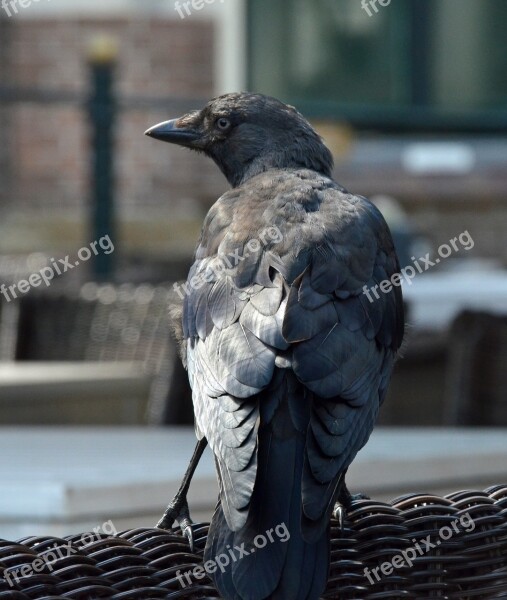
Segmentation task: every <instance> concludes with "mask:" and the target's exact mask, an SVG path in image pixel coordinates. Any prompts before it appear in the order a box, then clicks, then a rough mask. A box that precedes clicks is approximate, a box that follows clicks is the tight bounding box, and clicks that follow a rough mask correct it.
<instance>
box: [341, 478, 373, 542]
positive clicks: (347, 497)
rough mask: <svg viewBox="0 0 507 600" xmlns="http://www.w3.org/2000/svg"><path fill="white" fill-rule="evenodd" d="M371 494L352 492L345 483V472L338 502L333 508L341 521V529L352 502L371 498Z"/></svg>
mask: <svg viewBox="0 0 507 600" xmlns="http://www.w3.org/2000/svg"><path fill="white" fill-rule="evenodd" d="M369 499H370V498H369V496H367V495H366V494H351V493H350V492H349V489H348V487H347V484H346V483H345V473H344V474H343V478H342V481H341V484H340V485H339V488H338V497H337V498H336V503H335V505H334V508H333V517H334V518H335V519H336V520H337V521H338V522H339V523H340V529H341V530H342V532H343V526H344V522H345V513H346V512H347V511H348V510H350V508H351V506H352V504H353V503H354V502H356V500H369Z"/></svg>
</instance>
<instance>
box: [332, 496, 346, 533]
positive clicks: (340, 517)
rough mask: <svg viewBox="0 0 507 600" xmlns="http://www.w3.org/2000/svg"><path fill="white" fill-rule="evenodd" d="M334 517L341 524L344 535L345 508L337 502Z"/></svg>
mask: <svg viewBox="0 0 507 600" xmlns="http://www.w3.org/2000/svg"><path fill="white" fill-rule="evenodd" d="M333 517H334V518H335V519H336V520H337V521H338V523H339V524H340V532H341V533H342V534H343V528H344V525H345V508H344V506H343V505H342V504H340V503H339V502H337V503H336V504H335V505H334V508H333Z"/></svg>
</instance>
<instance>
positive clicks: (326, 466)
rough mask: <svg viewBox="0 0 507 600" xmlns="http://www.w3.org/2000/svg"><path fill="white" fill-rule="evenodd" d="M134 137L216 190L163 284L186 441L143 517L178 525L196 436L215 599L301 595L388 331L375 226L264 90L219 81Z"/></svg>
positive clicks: (376, 400) (389, 357) (381, 230)
mask: <svg viewBox="0 0 507 600" xmlns="http://www.w3.org/2000/svg"><path fill="white" fill-rule="evenodd" d="M146 133H147V135H149V136H151V137H153V138H155V139H159V140H163V141H166V142H171V143H174V144H178V145H180V146H185V147H187V148H191V149H192V150H197V151H198V152H203V153H204V154H206V155H207V156H209V157H210V158H212V159H213V160H214V161H215V163H216V164H217V165H218V167H219V168H220V170H221V171H222V172H223V174H224V175H225V177H226V178H227V180H228V181H229V183H230V184H231V186H232V189H231V190H230V191H228V192H226V193H225V194H224V195H223V196H221V197H220V198H219V199H218V200H217V202H216V203H215V204H214V205H213V206H212V207H211V209H210V210H209V212H208V214H207V216H206V218H205V221H204V225H203V228H202V232H201V235H200V238H199V241H198V243H197V249H196V252H195V260H194V263H193V265H192V267H191V269H190V273H189V275H188V280H187V283H186V284H185V285H184V286H183V288H182V290H184V293H181V294H180V295H182V296H183V297H184V300H183V301H182V307H181V313H180V317H179V319H180V322H181V330H182V333H181V343H182V349H183V355H184V360H185V364H186V367H187V370H188V376H189V380H190V384H191V386H192V394H193V404H194V413H195V427H196V433H197V437H198V439H199V442H198V444H197V447H196V451H195V454H194V457H193V459H192V462H191V465H190V466H189V470H188V472H187V473H186V475H185V478H184V481H183V483H182V487H181V489H180V490H179V492H178V494H177V496H176V497H175V499H174V500H173V502H172V503H171V504H170V505H169V507H168V509H167V510H166V512H165V514H164V517H163V518H162V519H161V521H160V522H159V525H160V526H162V527H169V526H171V525H172V523H173V522H174V521H175V520H177V521H178V522H179V523H180V526H182V528H183V529H184V530H185V532H186V533H187V534H188V535H189V537H190V538H192V525H191V523H192V522H191V520H190V516H189V513H188V505H187V501H186V493H187V491H188V487H189V484H190V480H191V477H192V474H193V471H194V469H195V466H196V464H197V462H198V460H199V458H200V456H201V454H202V451H203V449H204V447H205V445H206V443H208V444H209V445H210V447H211V449H212V451H213V454H214V457H215V463H216V470H217V475H218V480H219V489H220V495H219V501H218V504H217V507H216V510H215V513H214V515H213V519H212V521H211V526H210V530H209V535H208V538H207V543H206V548H205V556H204V560H205V565H206V564H208V567H207V570H208V572H210V573H211V576H212V578H213V580H214V582H215V584H216V586H217V588H218V590H219V592H220V594H221V596H222V597H223V598H225V599H226V600H262V599H265V598H272V599H280V600H305V599H306V600H310V599H312V600H313V599H317V598H319V597H320V595H321V594H322V592H323V591H324V589H325V586H326V581H327V576H328V568H329V553H330V548H329V545H330V544H329V535H330V534H329V529H330V517H331V514H332V512H333V507H334V506H335V502H338V504H337V506H336V508H337V510H343V509H344V510H346V509H347V507H348V506H350V502H351V500H352V496H351V494H350V493H349V492H348V490H347V487H346V485H345V473H346V471H347V468H348V467H349V465H350V463H351V462H352V460H353V459H354V457H355V455H356V454H357V452H358V451H359V450H360V448H362V446H364V444H365V443H366V441H367V440H368V438H369V436H370V433H371V431H372V429H373V426H374V423H375V420H376V418H377V414H378V411H379V407H380V405H381V404H382V402H383V400H384V398H385V395H386V390H387V386H388V383H389V379H390V376H391V371H392V368H393V363H394V360H395V356H396V354H397V350H398V349H399V347H400V344H401V341H402V337H403V330H404V324H403V323H404V316H403V303H402V294H401V289H400V278H399V277H398V276H397V275H396V274H397V273H398V271H399V265H398V259H397V256H396V253H395V250H394V246H393V241H392V238H391V234H390V232H389V229H388V227H387V225H386V223H385V221H384V219H383V217H382V215H381V214H380V212H379V211H378V210H377V209H376V208H375V207H374V206H373V205H372V204H371V203H370V202H369V201H368V200H366V199H365V198H363V197H361V196H357V195H353V194H350V193H349V192H347V190H345V189H344V188H343V187H342V186H341V185H339V184H338V183H336V182H335V181H333V179H332V177H331V171H332V167H333V159H332V155H331V153H330V151H329V150H328V149H327V148H326V146H325V145H324V143H323V141H322V139H321V138H320V137H319V136H318V135H317V133H316V132H315V131H314V129H313V128H312V127H311V125H310V124H309V123H308V121H307V120H306V119H305V118H304V117H303V116H302V115H301V114H300V113H299V112H298V111H297V110H296V109H295V108H293V107H292V106H288V105H286V104H283V103H282V102H280V101H278V100H276V99H274V98H270V97H267V96H264V95H261V94H253V93H234V94H226V95H224V96H220V97H218V98H215V99H213V100H211V101H210V102H209V103H208V104H207V105H206V106H205V107H204V108H203V109H202V110H199V111H194V112H190V113H189V114H187V115H185V116H183V117H181V118H179V119H174V120H171V121H165V122H163V123H160V124H158V125H155V126H154V127H152V128H151V129H149V130H148V131H147V132H146ZM380 285H382V287H381V288H379V287H378V286H380ZM375 286H377V288H375V289H376V290H380V293H376V294H375V295H372V294H371V293H370V294H366V293H365V291H368V290H370V289H371V288H374V287H375ZM371 298H373V301H371V300H370V299H371ZM280 532H282V533H283V535H281V534H280ZM284 532H287V534H285V533H284ZM217 557H222V558H221V560H220V561H219V560H218V558H217ZM223 557H225V558H226V559H227V560H225V559H224V558H223ZM206 561H214V563H207V562H206ZM222 563H227V564H224V565H222ZM213 564H214V565H215V568H213Z"/></svg>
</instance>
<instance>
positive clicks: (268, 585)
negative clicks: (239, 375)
mask: <svg viewBox="0 0 507 600" xmlns="http://www.w3.org/2000/svg"><path fill="white" fill-rule="evenodd" d="M285 391H286V393H285V398H284V400H283V401H282V402H280V403H279V405H278V407H277V408H276V410H275V411H274V413H273V416H272V419H271V420H270V422H269V423H262V424H261V426H260V428H259V434H258V435H259V437H258V470H257V478H256V481H255V486H254V492H253V494H252V498H251V502H250V506H249V510H248V513H249V515H248V519H247V521H246V523H245V525H244V526H243V527H241V528H240V529H238V530H237V531H233V530H232V528H231V527H230V525H228V523H227V520H226V518H225V515H224V511H223V510H222V506H221V504H220V502H219V504H218V506H217V509H216V511H215V514H214V516H213V519H212V522H211V526H210V532H209V536H208V543H207V546H206V549H205V556H204V559H205V561H209V560H213V561H215V562H217V564H218V565H221V563H225V562H227V563H228V564H226V565H225V564H224V565H221V566H220V567H219V568H218V569H217V570H216V572H215V573H214V574H213V578H214V581H215V585H216V587H217V589H218V590H219V592H220V594H221V596H222V597H223V598H224V599H225V600H265V599H268V598H269V599H273V600H316V599H317V598H319V597H320V596H321V594H322V593H323V591H324V589H325V586H326V581H327V574H328V567H329V530H328V527H319V529H320V536H318V537H317V539H312V540H311V541H309V540H308V538H307V537H306V536H305V533H304V531H303V530H302V526H301V524H302V519H303V512H302V491H301V489H302V477H303V473H304V456H305V447H306V432H304V431H301V429H302V427H301V422H300V421H301V411H300V410H299V411H298V414H299V417H298V420H299V423H298V424H297V425H298V427H297V429H296V427H295V424H294V423H293V420H292V419H291V411H290V410H289V406H290V403H291V402H294V403H295V402H296V401H297V402H298V405H300V398H298V397H296V396H295V394H297V393H299V394H301V388H299V390H297V389H296V387H295V386H292V385H290V386H285ZM291 397H292V398H291ZM260 401H261V402H262V398H261V399H260ZM294 412H295V411H294V410H293V411H292V413H293V414H294ZM324 518H325V517H324ZM314 537H315V536H314ZM242 550H243V552H242ZM240 554H243V555H242V557H241V558H240V557H239V555H240ZM219 556H220V557H222V558H221V559H220V560H217V558H218V557H219ZM225 557H227V558H225Z"/></svg>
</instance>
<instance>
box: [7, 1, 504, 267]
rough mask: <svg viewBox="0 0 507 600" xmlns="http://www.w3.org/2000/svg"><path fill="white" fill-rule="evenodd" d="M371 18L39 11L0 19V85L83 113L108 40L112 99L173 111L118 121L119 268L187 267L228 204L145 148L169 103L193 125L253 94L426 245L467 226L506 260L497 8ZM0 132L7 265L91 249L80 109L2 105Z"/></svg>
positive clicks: (288, 11) (478, 5)
mask: <svg viewBox="0 0 507 600" xmlns="http://www.w3.org/2000/svg"><path fill="white" fill-rule="evenodd" d="M363 4H365V5H366V9H368V6H369V4H368V3H363ZM8 6H9V5H8ZM14 6H15V7H17V4H16V3H14ZM368 11H369V12H367V10H365V9H364V8H362V3H361V2H360V1H359V0H311V1H310V0H277V1H274V2H272V1H270V2H267V0H255V1H253V0H250V1H247V0H215V1H210V0H206V1H204V0H193V2H192V1H191V2H173V1H172V0H171V1H168V2H166V1H162V0H150V1H146V2H143V3H140V2H134V1H133V0H109V1H108V2H103V1H98V0H86V1H84V0H79V1H74V2H72V3H70V2H66V1H65V0H51V2H45V1H42V0H41V1H39V2H35V1H34V2H32V4H30V5H29V6H27V7H26V8H21V6H19V7H17V12H14V9H13V8H12V7H11V9H10V12H11V16H10V17H9V16H8V15H7V13H6V10H5V9H4V10H3V11H2V10H0V16H1V18H0V23H1V25H0V27H1V35H0V46H1V48H0V51H1V55H2V66H1V72H0V76H1V78H2V79H1V81H2V84H4V85H5V84H8V85H9V86H14V87H20V88H23V89H32V88H36V89H42V90H47V91H48V92H54V93H56V94H58V93H59V92H77V93H78V94H82V95H83V99H84V98H85V95H86V93H87V86H88V71H87V65H86V56H87V51H88V47H89V44H90V41H91V40H92V39H94V38H96V37H97V36H104V35H106V36H110V37H112V38H113V39H115V40H116V42H117V44H118V66H117V79H118V80H117V92H118V95H119V97H120V98H131V99H135V98H137V99H140V98H141V97H152V98H153V97H155V98H161V99H164V98H167V100H168V103H167V109H166V110H164V108H163V107H161V108H159V109H157V110H155V109H153V108H146V107H143V104H142V103H141V102H138V103H137V104H136V102H135V101H134V102H133V103H131V106H130V108H129V109H128V110H124V111H122V112H121V113H120V117H119V122H118V125H117V130H116V131H117V135H116V141H117V150H118V154H117V160H116V169H117V177H116V181H117V202H118V216H119V221H120V225H121V229H120V232H121V236H122V238H123V240H124V242H125V243H124V248H125V250H127V251H132V252H141V253H143V252H144V253H148V254H154V253H155V254H159V255H160V254H162V255H165V254H166V253H167V252H169V253H171V254H172V255H174V254H175V253H176V254H178V253H179V254H181V255H183V256H186V255H188V253H189V252H190V251H191V248H192V245H193V239H194V238H195V233H196V230H197V229H198V223H199V221H200V219H201V217H202V214H203V212H204V210H205V209H206V207H207V206H208V205H209V204H210V203H211V202H212V201H213V200H214V199H215V198H216V197H217V196H218V195H219V194H220V193H221V192H222V191H224V190H225V189H226V188H227V185H226V182H225V181H224V179H223V178H222V176H221V175H220V174H219V173H217V171H216V168H215V167H214V165H213V164H211V163H210V161H207V160H206V159H204V158H203V157H199V156H195V155H192V154H189V153H184V152H181V151H180V150H179V149H174V148H171V147H169V146H167V147H161V146H159V145H156V144H152V143H150V141H149V140H146V139H145V138H144V137H143V135H142V133H143V131H144V129H145V128H146V127H147V126H149V125H150V124H153V123H154V122H157V121H160V120H163V119H165V118H169V117H172V116H175V115H174V114H173V113H172V112H171V106H172V105H171V103H170V100H171V99H172V100H174V99H180V100H181V101H182V102H180V104H179V106H185V107H188V108H189V109H190V108H195V107H198V106H200V104H201V103H202V101H203V100H204V99H207V98H208V97H210V96H212V95H214V94H218V93H221V92H224V91H234V90H240V89H245V88H249V89H252V90H258V91H261V92H264V93H269V94H272V95H275V96H278V97H280V98H281V99H283V100H286V101H289V102H291V103H293V104H296V105H297V106H298V107H299V108H300V109H301V110H302V111H303V112H305V114H308V115H309V116H311V117H312V118H313V120H314V121H315V122H316V123H317V124H318V125H319V126H320V128H321V131H322V132H323V134H324V135H325V137H326V140H327V141H328V143H329V144H330V145H331V146H332V148H333V150H334V153H335V156H336V159H337V168H336V176H337V178H338V179H339V180H340V181H341V182H342V183H343V184H344V185H345V186H346V187H349V188H350V189H351V190H353V191H354V192H359V193H364V194H367V195H372V194H378V193H381V194H388V195H392V196H394V197H396V198H397V199H398V200H399V201H400V202H401V203H402V205H403V206H404V208H405V209H406V210H407V212H408V214H409V215H410V216H412V217H413V218H414V219H415V220H416V221H417V224H418V226H419V227H420V229H421V230H422V232H423V233H425V234H427V235H429V236H430V237H431V238H432V240H433V241H434V243H436V244H437V243H441V242H443V241H447V240H448V239H449V238H450V237H453V236H454V235H456V234H458V233H459V232H461V231H463V230H464V229H465V228H466V224H467V223H470V220H471V219H472V220H473V223H474V228H475V231H474V232H472V233H473V234H474V237H475V238H479V239H480V245H479V246H478V247H477V249H476V252H478V253H479V254H480V255H483V256H490V257H491V256H496V257H498V256H501V257H502V258H505V252H506V251H505V248H504V239H503V228H504V226H505V224H506V222H507V205H506V202H505V191H506V189H507V181H506V175H505V173H506V172H507V171H506V169H505V166H506V163H507V142H506V141H505V137H504V136H505V133H506V129H507V127H506V124H507V121H506V118H505V117H506V111H507V84H506V81H505V77H504V73H505V67H506V64H505V62H506V60H507V58H506V57H507V48H506V46H507V41H506V40H505V36H503V35H502V27H503V25H502V24H503V22H504V18H505V17H507V6H505V5H503V4H502V3H498V2H494V0H466V1H463V0H439V1H438V2H436V1H434V0H406V1H404V2H393V3H391V4H389V5H387V6H385V7H381V6H380V5H379V6H378V7H377V11H376V12H375V11H374V10H373V9H368ZM268 16H269V18H268ZM182 17H183V18H182ZM0 98H2V95H0ZM4 100H5V98H4ZM172 110H174V109H172ZM0 126H1V128H2V140H3V143H2V148H1V153H0V171H1V175H2V177H1V180H2V187H1V189H0V193H1V209H0V210H1V211H2V224H1V225H0V240H1V241H0V244H1V248H0V251H3V252H6V251H10V252H12V251H29V250H42V249H48V250H49V251H53V250H54V249H55V248H60V249H65V248H68V247H69V246H72V247H73V245H74V243H75V240H76V238H79V239H83V240H86V230H85V224H86V211H87V202H88V198H89V189H88V143H89V138H88V132H87V123H86V118H85V115H84V113H83V110H82V108H81V106H79V105H75V104H72V103H67V104H65V103H62V104H57V103H41V102H23V103H10V104H8V105H6V104H5V102H4V103H3V105H2V109H1V120H0Z"/></svg>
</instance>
